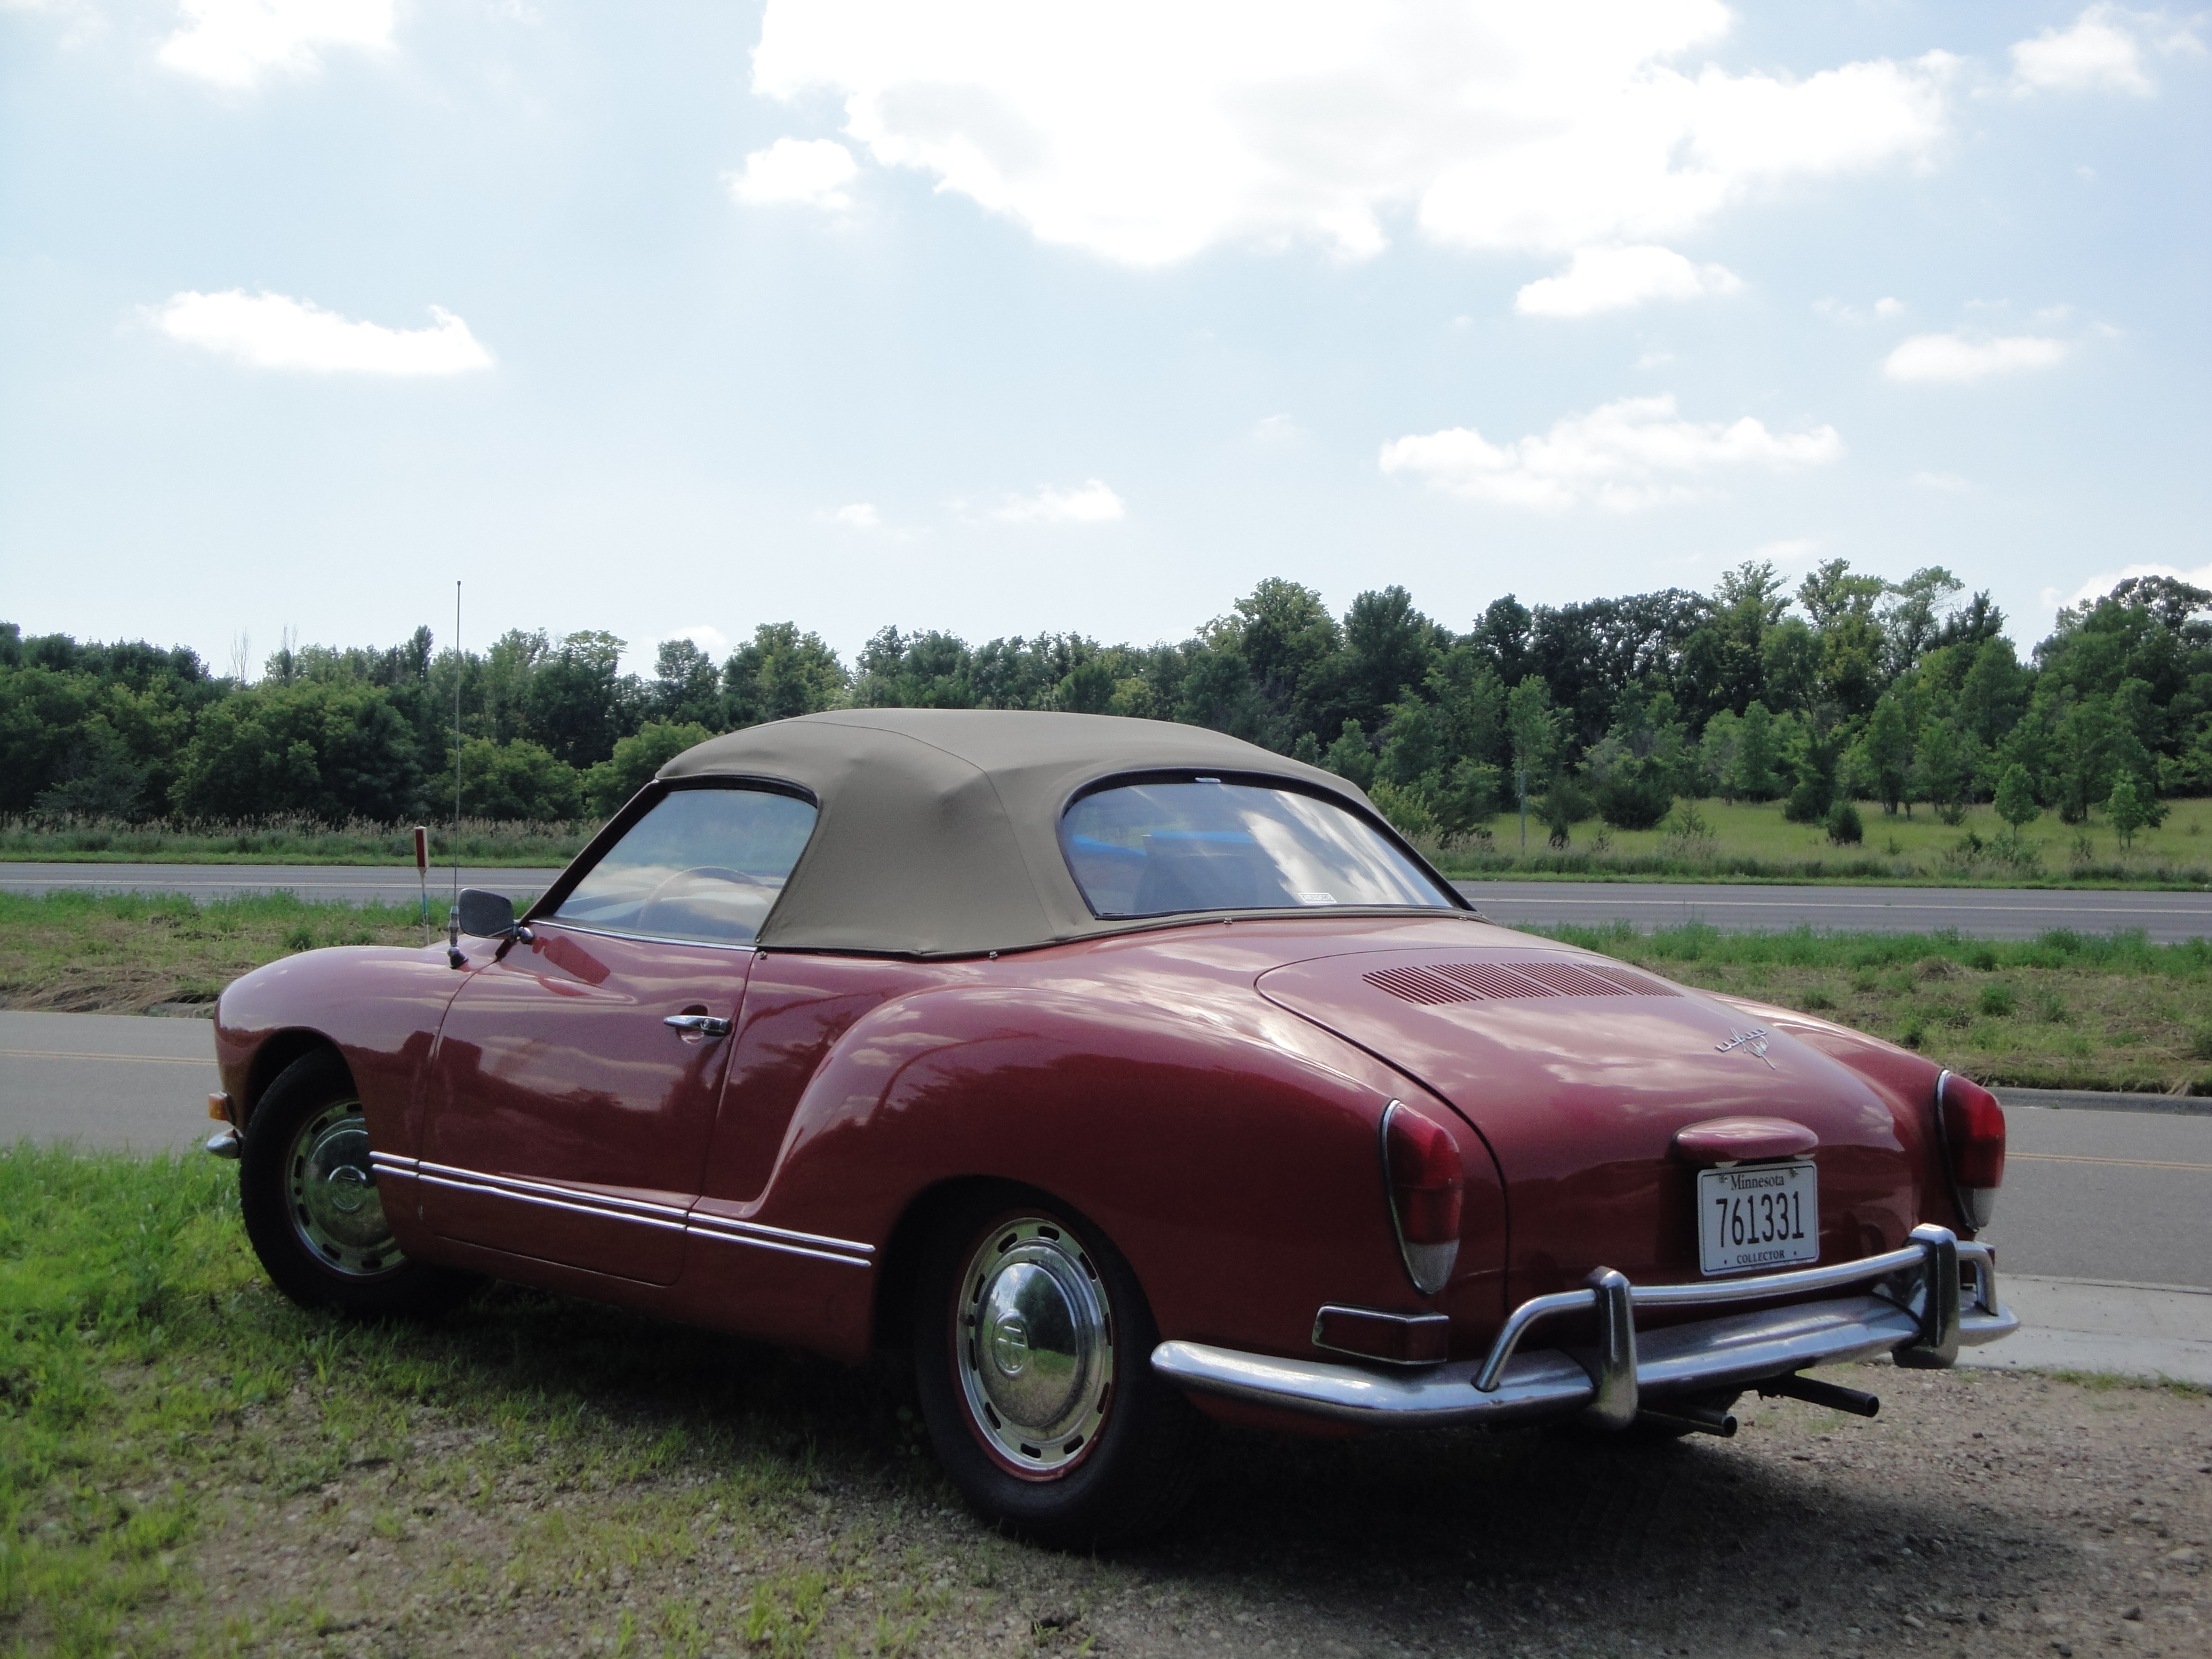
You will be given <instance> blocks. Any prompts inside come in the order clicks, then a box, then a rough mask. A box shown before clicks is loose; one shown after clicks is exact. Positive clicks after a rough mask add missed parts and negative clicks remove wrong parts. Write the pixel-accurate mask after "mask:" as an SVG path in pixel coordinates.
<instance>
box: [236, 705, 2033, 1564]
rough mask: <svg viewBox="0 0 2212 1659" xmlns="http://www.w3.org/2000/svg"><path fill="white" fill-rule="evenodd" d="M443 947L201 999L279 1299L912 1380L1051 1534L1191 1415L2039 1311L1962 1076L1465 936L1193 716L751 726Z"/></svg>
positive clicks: (939, 1430)
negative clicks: (713, 1349) (486, 1306)
mask: <svg viewBox="0 0 2212 1659" xmlns="http://www.w3.org/2000/svg"><path fill="white" fill-rule="evenodd" d="M464 936H466V937H465V939H464ZM216 1033H217V1044H218V1057H219V1060H220V1062H221V1066H222V1084H223V1090H224V1092H223V1093H222V1094H221V1095H219V1096H217V1097H215V1100H214V1101H213V1102H212V1103H211V1109H212V1110H214V1111H215V1112H216V1115H219V1116H221V1117H223V1118H225V1119H227V1120H228V1124H227V1127H224V1128H223V1129H222V1131H221V1132H220V1133H218V1134H217V1135H216V1138H215V1139H214V1140H213V1141H211V1142H210V1147H211V1149H212V1150H215V1151H217V1152H222V1153H226V1154H228V1155H230V1156H234V1157H238V1158H240V1159H241V1164H240V1179H241V1183H242V1193H243V1200H244V1206H245V1218H246V1227H247V1230H248V1231H249V1233H250V1235H251V1237H252V1242H253V1244H254V1247H255V1249H257V1250H258V1253H259V1255H260V1257H261V1259H262V1261H263V1262H264V1264H265V1265H266V1267H267V1269H268V1271H269V1273H270V1277H271V1278H272V1279H274V1280H275V1281H276V1284H277V1285H278V1286H280V1287H281V1288H282V1289H283V1291H286V1292H287V1293H288V1294H289V1295H290V1296H292V1297H295V1298H297V1299H298V1300H300V1301H301V1302H303V1303H307V1304H313V1305H318V1306H322V1307H328V1308H334V1309H338V1310H348V1311H352V1312H356V1313H362V1314H383V1313H391V1312H398V1311H403V1310H410V1309H422V1308H429V1307H435V1306H437V1305H440V1304H442V1303H443V1302H445V1301H446V1300H447V1299H449V1298H450V1297H452V1296H453V1294H454V1293H455V1291H456V1290H457V1288H459V1287H465V1285H467V1284H469V1283H470V1282H471V1281H472V1279H474V1278H475V1277H477V1276H480V1275H489V1276H490V1277H493V1278H496V1279H510V1280H515V1281H519V1282H521V1283H526V1284H530V1285H540V1286H544V1287H547V1288H550V1289H552V1290H555V1291H564V1292H568V1293H569V1294H573V1295H577V1296H583V1297H596V1298H598V1299H600V1300H602V1301H605V1302H610V1303H617V1304H623V1305H624V1306H627V1307H631V1308H637V1309H644V1310H651V1311H653V1312H656V1313H660V1314H665V1315H666V1316H669V1317H670V1318H672V1319H680V1320H685V1321H690V1322H695V1323H697V1324H701V1325H707V1326H713V1327H717V1328H723V1329H726V1330H731V1331H737V1332H743V1333H746V1334H750V1335H751V1336H754V1337H757V1338H762V1339H765V1340H770V1341H775V1342H781V1343H789V1344H794V1345H798V1346H802V1347H805V1348H811V1349H814V1350H817V1351H818V1352H823V1353H825V1354H829V1355H833V1356H836V1358H841V1359H844V1360H848V1361H860V1360H862V1359H864V1358H867V1357H869V1356H870V1355H872V1354H875V1353H878V1352H890V1353H894V1354H902V1355H910V1356H911V1360H912V1364H913V1367H914V1376H915V1386H916V1388H917V1389H918V1391H919V1394H920V1398H921V1405H922V1409H923V1414H924V1416H925V1418H926V1419H927V1425H928V1428H929V1431H930V1435H931V1437H932V1441H933V1444H934V1446H935V1449H936V1451H937V1453H938V1455H939V1457H940V1458H941V1459H942V1461H943V1462H944V1464H945V1468H946V1469H947V1470H948V1471H949V1472H950V1474H951V1476H952V1478H953V1480H955V1481H956V1482H957V1484H958V1486H960V1487H961V1489H962V1490H963V1492H964V1493H965V1494H966V1495H967V1497H968V1498H969V1500H970V1501H971V1502H972V1503H973V1504H975V1507H976V1508H977V1509H979V1510H981V1511H982V1512H983V1513H984V1514H985V1515H987V1516H991V1517H993V1518H994V1519H996V1520H998V1521H1000V1522H1005V1523H1007V1524H1009V1525H1012V1526H1013V1527H1015V1528H1018V1529H1020V1530H1023V1531H1025V1532H1027V1533H1029V1534H1031V1535H1034V1536H1038V1537H1041V1538H1044V1539H1047V1540H1051V1541H1065V1542H1074V1543H1079V1544H1080V1543H1090V1542H1093V1541H1102V1540H1107V1539H1111V1538H1113V1537H1116V1536H1121V1535H1126V1534H1130V1533H1133V1532H1136V1531H1139V1530H1141V1529H1143V1528H1147V1527H1149V1526H1152V1525H1155V1524H1157V1523H1158V1522H1161V1521H1162V1520H1164V1518H1165V1516H1167V1515H1169V1514H1170V1512H1171V1511H1172V1510H1173V1508H1174V1506H1175V1504H1176V1503H1177V1502H1178V1501H1179V1499H1180V1498H1181V1497H1182V1495H1183V1494H1184V1493H1185V1492H1187V1490H1188V1486H1189V1484H1190V1481H1191V1480H1192V1471H1193V1470H1194V1468H1196V1466H1197V1460H1196V1459H1195V1458H1194V1456H1193V1455H1191V1454H1192V1450H1193V1445H1194V1435H1195V1434H1196V1433H1198V1432H1199V1431H1201V1430H1202V1429H1203V1428H1204V1427H1205V1425H1206V1419H1209V1418H1213V1419H1228V1420H1231V1421H1237V1422H1243V1423H1248V1424H1256V1425H1265V1426H1268V1427H1272V1428H1275V1429H1279V1430H1287V1431H1305V1432H1319V1433H1343V1432H1346V1431H1361V1430H1379V1429H1388V1428H1393V1427H1398V1426H1424V1427H1425V1426H1432V1425H1448V1424H1467V1425H1522V1424H1528V1423H1537V1422H1544V1421H1547V1420H1561V1419H1575V1420H1577V1421H1579V1422H1581V1423H1583V1424H1584V1425H1591V1426H1594V1427H1596V1428H1598V1429H1601V1430H1612V1431H1635V1432H1641V1433H1643V1434H1645V1435H1652V1434H1659V1435H1674V1434H1681V1433H1686V1432H1692V1431H1705V1432H1710V1433H1715V1434H1722V1435H1725V1434H1728V1433H1729V1432H1731V1431H1733V1429H1734V1427H1735V1419H1733V1418H1731V1417H1730V1416H1729V1407H1730V1406H1731V1405H1732V1404H1733V1403H1734V1401H1735V1399H1736V1398H1737V1397H1738V1395H1740V1394H1741V1392H1743V1391H1744V1390H1746V1389H1759V1390H1761V1391H1762V1392H1765V1393H1768V1394H1782V1395H1796V1396H1798V1397H1802V1398H1808V1399H1816V1400H1820V1401H1826V1403H1829V1404H1832V1405H1836V1406H1839V1407H1844V1408H1845V1409H1850V1410H1857V1411H1859V1412H1861V1413H1863V1414H1866V1415H1871V1414H1872V1413H1873V1410H1874V1405H1875V1402H1874V1401H1873V1400H1872V1398H1871V1396H1869V1395H1863V1394H1859V1393H1857V1392H1855V1391H1852V1390H1849V1389H1838V1388H1836V1387H1833V1386H1832V1385H1831V1384H1828V1383H1822V1382H1819V1381H1815V1380H1814V1379H1812V1378H1809V1377H1806V1376H1801V1375H1800V1373H1801V1372H1802V1371H1803V1370H1804V1369H1805V1368H1807V1367H1808V1366H1816V1365H1820V1364H1831V1363H1834V1362H1838V1361H1842V1360H1851V1359H1861V1358H1869V1357H1873V1356H1876V1355H1880V1354H1884V1353H1887V1354H1891V1355H1893V1356H1894V1358H1895V1359H1896V1362H1897V1363H1898V1364H1904V1365H1917V1366H1942V1365H1948V1364H1952V1363H1954V1360H1955V1358H1956V1357H1957V1354H1958V1352H1959V1348H1960V1345H1961V1344H1962V1343H1975V1342H1986V1341H1990V1340H1993V1339H1995V1338H1997V1337H2000V1336H2002V1335H2004V1334H2007V1333H2008V1331H2010V1330H2012V1329H2013V1328H2015V1324H2016V1321H2015V1319H2014V1318H2013V1317H2012V1316H2011V1315H2010V1314H2009V1313H2008V1312H2007V1311H2006V1310H2005V1309H2004V1308H2003V1306H2002V1304H2001V1303H2000V1302H1999V1300H1998V1297H1997V1291H1996V1276H1995V1273H1994V1264H1993V1261H1992V1259H1991V1255H1990V1250H1989V1249H1988V1248H1987V1247H1986V1246H1985V1245H1982V1244H1978V1243H1973V1242H1972V1239H1973V1236H1974V1231H1975V1230H1976V1229H1977V1228H1979V1227H1983V1226H1985V1225H1987V1224H1988V1222H1989V1219H1990V1207H1991V1205H1992V1202H1993V1200H1994V1198H1995V1195H1996V1188H1997V1185H1998V1183H1999V1181H2000V1179H2001V1177H2002V1171H2003V1164H2004V1116H2003V1113H2002V1110H2001V1109H1999V1107H1998V1106H1997V1103H1996V1101H1995V1099H1994V1098H1993V1097H1991V1096H1990V1094H1989V1093H1988V1092H1987V1091H1984V1090H1983V1089H1981V1088H1979V1087H1978V1086H1977V1085H1974V1084H1973V1083H1972V1082H1971V1081H1969V1080H1968V1079H1965V1078H1963V1077H1960V1076H1959V1075H1957V1074H1956V1073H1945V1072H1942V1071H1939V1070H1938V1068H1937V1067H1936V1066H1933V1065H1931V1064H1930V1063H1929V1061H1927V1060H1923V1059H1922V1058H1921V1057H1920V1056H1919V1055H1917V1054H1911V1053H1908V1052H1906V1051H1905V1050H1903V1049H1900V1048H1893V1047H1892V1046H1890V1045H1889V1044H1887V1043H1885V1042H1877V1041H1875V1039H1873V1038H1871V1037H1868V1036H1862V1035H1860V1034H1859V1033H1857V1032H1855V1031H1851V1030H1845V1029H1844V1028H1842V1027H1840V1026H1837V1025H1832V1024H1828V1023H1826V1022H1825V1021H1822V1020H1819V1019H1814V1018H1808V1017H1806V1016H1803V1015H1799V1014H1794V1013H1790V1012H1785V1011H1784V1010H1781V1009H1777V1008H1769V1007H1763V1006H1758V1005H1756V1004H1752V1003H1747V1002H1742V1001H1740V1000H1734V999H1730V998H1726V997H1721V996H1717V995H1713V994H1705V993H1701V992H1696V991H1691V990H1686V989H1684V988H1683V987H1680V986H1677V985H1674V984H1671V983H1669V982H1668V981H1665V980H1663V979H1660V978H1657V977H1655V976H1654V975H1650V974H1648V973H1644V972H1642V971H1639V970H1638V969H1633V968H1630V967H1626V966H1624V965H1623V964H1621V963H1617V962H1614V961H1612V960H1610V959H1608V958H1606V957H1599V956H1595V955H1592V954H1590V953H1589V952H1587V951H1577V950H1572V949H1568V948H1565V947H1563V946H1561V945H1556V944H1554V943H1553V942H1551V941H1549V940H1546V939H1539V938H1534V937H1531V936H1528V935H1525V934H1521V933H1513V932H1510V931H1508V930H1506V929H1504V928H1500V927H1492V926H1490V925H1488V924H1487V923H1486V922H1485V921H1482V919H1481V918H1480V916H1478V915H1475V914H1474V911H1472V910H1471V909H1470V908H1468V903H1467V902H1466V900H1465V899H1464V898H1462V896H1461V895H1460V894H1459V893H1458V892H1456V891H1455V890H1454V889H1453V888H1452V887H1451V886H1450V885H1449V884H1448V883H1447V882H1445V881H1444V880H1443V878H1441V877H1440V876H1438V875H1437V873H1436V872H1435V871H1434V870H1433V869H1431V867H1430V866H1428V864H1427V863H1426V862H1425V861H1424V860H1422V858H1421V857H1420V856H1419V854H1416V853H1415V852H1414V851H1413V849H1412V848H1410V847H1408V846H1407V844H1406V842H1404V841H1403V840H1401V838H1400V837H1399V836H1398V835H1397V834H1396V833H1395V831H1393V830H1392V829H1391V828H1390V826H1389V824H1388V823H1386V822H1384V821H1383V819H1382V818H1381V817H1379V816H1378V815H1377V814H1376V811H1375V810H1374V809H1373V807H1372V806H1371V805H1370V804H1369V803H1368V801H1367V799H1366V798H1365V797H1364V795H1363V794H1361V793H1360V792H1359V791H1358V789H1356V788H1354V787H1352V786H1351V785H1350V784H1348V783H1346V781H1343V780H1342V779H1340V778H1338V777H1336V776H1334V775H1331V774H1329V773H1327V772H1323V771H1320V770H1317V769H1314V768H1312V767H1309V766H1304V765H1301V764H1299V763H1296V762H1293V761H1290V760H1286V759H1285V758H1284V757H1281V756H1279V755H1275V754H1272V753H1269V752H1267V750H1261V749H1258V748H1255V747H1253V746H1251V745H1249V744H1244V743H1241V742H1238V741H1237V740H1236V739H1234V738H1228V737H1225V736H1222V735H1220V734H1218V733H1217V732H1208V731H1205V730H1201V729H1198V728H1194V727H1190V726H1174V725H1167V724H1162V723H1155V722H1151V721H1142V720H1114V719H1108V718H1104V717H1100V716H1090V715H1079V714H1017V713H1007V712H978V711H951V710H917V709H886V710H853V711H846V712H839V713H832V714H816V715H809V716H806V717H805V718H803V719H799V720H783V721H779V722H776V723H774V724H771V725H767V726H756V727H753V728H751V729H750V730H747V731H744V732H735V733H732V734H731V735H729V736H726V737H721V738H714V739H713V740H712V741H710V742H708V743H704V744H700V745H699V746H698V747H696V748H695V749H692V750H690V751H688V752H687V753H685V754H683V755H681V756H678V757H677V758H676V759H675V760H674V761H672V762H671V763H669V764H668V765H667V766H666V767H665V768H664V769H662V771H661V774H660V775H659V778H658V779H656V780H655V781H653V783H652V784H651V785H650V786H648V787H647V788H646V789H645V790H644V791H642V792H641V793H640V794H639V795H638V796H637V798H636V799H634V800H633V801H631V802H630V803H629V805H628V806H627V807H625V808H624V809H623V811H622V812H621V813H620V814H619V815H618V816H617V817H615V818H614V819H613V820H612V821H611V823H608V825H607V826H606V828H605V830H603V831H602V832H601V833H600V835H599V836H598V837H597V838H596V839H595V840H594V841H593V842H592V844H591V845H590V846H589V847H588V848H586V849H585V851H584V852H583V854H581V855H580V857H579V858H578V859H577V860H576V861H575V862H574V865H572V866H570V867H569V868H568V870H567V871H566V872H563V873H562V876H561V878H560V879H559V880H558V881H556V883H555V884H553V886H552V888H551V889H550V890H549V891H548V892H547V893H546V894H545V895H544V896H543V897H542V898H541V899H539V900H538V902H537V903H535V904H534V905H532V907H531V908H529V911H528V913H527V914H526V915H523V916H522V917H520V919H518V918H517V917H516V916H515V915H514V914H513V908H512V907H511V906H510V905H509V904H508V902H507V900H506V899H504V898H502V897H501V896H498V895H496V894H491V893H479V892H473V891H471V892H466V893H464V894H462V895H461V898H460V902H459V906H458V907H457V917H456V926H455V928H454V930H453V943H451V944H449V945H447V946H446V947H443V948H435V949H430V950H421V951H416V950H405V949H396V948H368V947H364V948H349V949H337V950H325V951H310V952H307V953H305V954H302V955H299V956H295V957H289V958H287V959H285V960H283V961H282V962H277V963H271V964H270V966H268V967H265V968H263V969H258V971H256V972H254V973H252V974H250V975H246V977H245V978H243V979H241V980H240V981H237V982H236V983H235V984H234V985H232V986H231V987H229V988H228V990H227V991H225V992H224V993H223V996H222V1004H221V1008H220V1011H219V1014H218V1018H217V1023H216Z"/></svg>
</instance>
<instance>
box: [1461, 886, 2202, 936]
mask: <svg viewBox="0 0 2212 1659" xmlns="http://www.w3.org/2000/svg"><path fill="white" fill-rule="evenodd" d="M1455 885H1456V886H1457V887H1458V888H1459V890H1460V891H1461V892H1462V893H1464V894H1466V895H1467V896H1468V899H1469V900H1470V901H1471V902H1473V903H1474V907H1475V908H1477V909H1479V910H1480V911H1481V912H1482V914H1483V915H1486V916H1487V917H1489V918H1490V920H1491V921H1496V922H1503V923H1504V925H1505V926H1507V927H1532V926H1533V927H1541V926H1549V925H1555V924H1558V923H1560V922H1577V923H1580V924H1583V926H1589V927H1599V926H1603V925H1604V924H1606V923H1608V922H1613V921H1623V920H1626V921H1631V922H1633V923H1634V924H1635V925H1636V927H1638V930H1640V931H1642V932H1644V933H1649V932H1650V931H1651V930H1652V929H1653V928H1655V927H1674V926H1677V925H1679V924H1680V923H1682V922H1686V921H1706V922H1711V924H1712V925H1713V926H1714V927H1726V928H1729V929H1732V930H1744V931H1757V932H1778V931H1780V930H1782V929H1784V928H1789V927H1819V928H1825V929H1829V930H1832V931H1836V932H1843V931H1845V930H1851V931H1865V932H1869V933H1928V932H1931V931H1933V930H1935V929H1936V928H1940V927H1955V928H1957V929H1958V930H1959V931H1960V933H1966V934H1970V935H1972V936H1974V937H1976V938H1980V939H2033V938H2034V937H2035V936H2036V935H2037V934H2039V933H2047V932H2049V931H2050V930H2051V929H2052V928H2055V927H2070V928H2072V929H2074V930H2075V932H2076V933H2111V932H2112V931H2113V930H2114V929H2115V928H2121V927H2140V928H2142V930H2143V931H2144V933H2148V935H2149V936H2150V939H2151V940H2152V941H2153V942H2154V944H2159V945H2173V944H2179V942H2180V941H2182V940H2184V939H2195V938H2198V937H2200V936H2202V935H2205V934H2212V894H2204V893H2144V892H2066V891H2052V890H2045V889H2033V888H2007V887H1840V886H1838V887H1764V886H1750V885H1735V886H1731V885H1723V884H1696V885H1692V884H1678V883H1673V882H1626V881H1622V882H1612V881H1607V882H1599V881H1572V882H1569V881H1556V882H1555V881H1462V882H1459V883H1456V884H1455Z"/></svg>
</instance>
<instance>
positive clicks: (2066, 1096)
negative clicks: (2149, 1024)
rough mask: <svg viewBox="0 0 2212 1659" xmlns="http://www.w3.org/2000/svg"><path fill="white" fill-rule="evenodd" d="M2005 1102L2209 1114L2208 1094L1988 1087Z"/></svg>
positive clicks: (2057, 1107) (2211, 1111)
mask: <svg viewBox="0 0 2212 1659" xmlns="http://www.w3.org/2000/svg"><path fill="white" fill-rule="evenodd" d="M1990 1093H1992V1094H1994V1095H1995V1096H1996V1097H1997V1099H1998V1100H1999V1101H2000V1102H2002V1103H2003V1104H2005V1105H2007V1106H2040V1107H2044V1108H2045V1109H2054V1110H2057V1111H2064V1112H2168V1113H2172V1114H2173V1115H2177V1116H2180V1117H2212V1097H2207V1096H2204V1095H2124V1094H2121V1093H2119V1092H2118V1091H2115V1090H2107V1089H2013V1088H2002V1089H1992V1090H1991V1091H1990Z"/></svg>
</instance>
